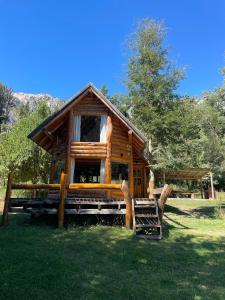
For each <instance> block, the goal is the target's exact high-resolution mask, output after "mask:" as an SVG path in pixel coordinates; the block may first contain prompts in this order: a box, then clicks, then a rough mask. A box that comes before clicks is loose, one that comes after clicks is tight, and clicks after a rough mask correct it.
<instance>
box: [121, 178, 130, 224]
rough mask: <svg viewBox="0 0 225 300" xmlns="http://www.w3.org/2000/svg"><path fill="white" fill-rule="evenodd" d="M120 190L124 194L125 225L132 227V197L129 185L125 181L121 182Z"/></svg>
mask: <svg viewBox="0 0 225 300" xmlns="http://www.w3.org/2000/svg"><path fill="white" fill-rule="evenodd" d="M121 191H122V192H123V195H124V201H125V203H126V227H127V228H129V229H132V227H133V216H132V198H131V195H130V191H129V187H128V184H127V182H126V181H125V180H124V181H123V182H122V186H121Z"/></svg>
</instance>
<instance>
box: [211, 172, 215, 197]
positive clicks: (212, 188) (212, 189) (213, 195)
mask: <svg viewBox="0 0 225 300" xmlns="http://www.w3.org/2000/svg"><path fill="white" fill-rule="evenodd" d="M210 182H211V193H212V200H215V193H214V186H213V173H212V172H210Z"/></svg>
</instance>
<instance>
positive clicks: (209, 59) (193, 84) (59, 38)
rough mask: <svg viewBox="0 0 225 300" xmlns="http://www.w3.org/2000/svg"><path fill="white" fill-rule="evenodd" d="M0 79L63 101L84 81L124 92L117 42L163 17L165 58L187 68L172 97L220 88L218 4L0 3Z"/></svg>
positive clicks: (223, 25) (199, 0)
mask: <svg viewBox="0 0 225 300" xmlns="http://www.w3.org/2000/svg"><path fill="white" fill-rule="evenodd" d="M0 10H1V13H0V15H1V16H0V81H2V82H4V83H5V84H6V85H8V86H10V87H11V88H12V89H13V90H14V91H23V92H30V93H49V94H51V95H53V96H57V97H61V98H69V97H70V96H72V95H73V94H74V93H75V92H76V91H78V90H79V89H81V88H82V87H83V86H84V85H86V84H87V83H88V82H90V81H91V82H93V83H94V84H95V85H96V86H97V87H98V88H100V87H101V86H102V84H103V83H105V84H106V85H107V87H108V89H109V91H110V93H112V94H113V93H116V92H121V91H124V87H123V84H122V83H121V81H120V78H121V77H123V76H124V75H123V72H124V68H125V64H126V61H127V57H126V56H125V55H124V52H125V48H124V41H125V39H126V37H127V35H128V34H129V33H130V32H132V31H133V29H134V25H135V23H136V22H137V21H138V20H140V19H141V18H145V17H152V18H154V19H157V20H164V22H165V23H166V26H167V27H168V29H169V32H168V37H167V41H166V42H167V44H169V45H170V46H171V52H170V56H171V58H173V59H174V60H175V61H176V62H177V64H178V65H179V66H187V79H186V80H184V81H183V82H182V83H181V85H180V88H179V90H178V92H179V93H181V94H183V93H185V94H190V95H199V94H200V93H202V92H203V91H205V90H210V89H213V88H215V87H216V86H219V85H220V84H221V83H222V76H221V75H220V73H219V68H220V67H222V66H225V53H224V51H225V1H224V0H214V1H209V0H170V1H166V0H119V1H117V0H111V1H106V0H105V1H103V0H98V1H94V0H93V1H91V0H86V1H85V0H83V1H80V0H79V1H75V0H74V1H73V0H68V1H67V0H64V1H59V0H58V1H57V0H55V1H54V0H39V1H38V0H36V1H34V0H33V1H32V0H18V1H16V0H0Z"/></svg>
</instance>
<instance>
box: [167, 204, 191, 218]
mask: <svg viewBox="0 0 225 300" xmlns="http://www.w3.org/2000/svg"><path fill="white" fill-rule="evenodd" d="M165 212H170V213H174V214H176V215H179V216H190V214H189V213H188V212H185V211H183V210H181V209H179V208H177V207H175V206H172V205H168V204H165Z"/></svg>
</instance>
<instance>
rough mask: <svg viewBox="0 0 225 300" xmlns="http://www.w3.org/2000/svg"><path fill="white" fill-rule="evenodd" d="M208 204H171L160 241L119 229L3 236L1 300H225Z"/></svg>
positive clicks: (223, 227)
mask: <svg viewBox="0 0 225 300" xmlns="http://www.w3.org/2000/svg"><path fill="white" fill-rule="evenodd" d="M214 203H216V202H213V201H203V200H201V201H195V200H183V201H181V200H179V201H178V200H170V201H168V205H167V211H166V213H165V221H166V222H167V223H168V224H167V225H165V228H164V239H163V240H161V241H151V240H142V239H138V238H136V237H134V236H133V235H132V232H131V231H127V230H125V229H122V228H119V227H117V228H116V227H114V228H112V227H103V226H100V225H99V226H95V227H94V226H93V227H86V228H72V227H71V228H69V229H67V230H58V229H55V228H54V227H50V226H47V225H45V224H37V223H31V222H30V220H29V217H28V216H24V215H11V216H10V225H9V226H8V227H5V228H0V283H1V285H0V299H17V300H19V299H22V300H23V299H44V300H45V299H46V300H47V299H63V300H64V299H98V300H99V299H122V300H125V299H179V300H180V299H225V221H224V220H222V219H216V218H215V217H214V216H215V206H214V205H215V204H214Z"/></svg>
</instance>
